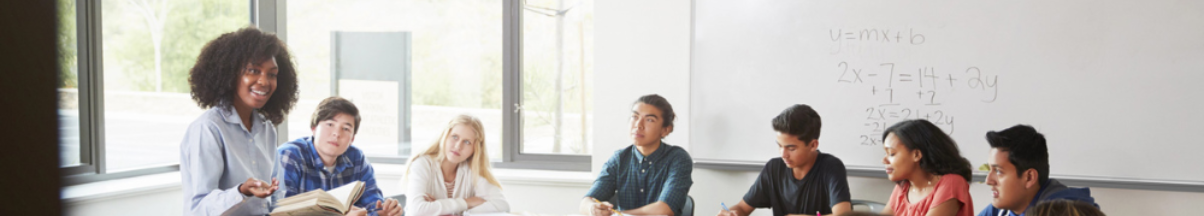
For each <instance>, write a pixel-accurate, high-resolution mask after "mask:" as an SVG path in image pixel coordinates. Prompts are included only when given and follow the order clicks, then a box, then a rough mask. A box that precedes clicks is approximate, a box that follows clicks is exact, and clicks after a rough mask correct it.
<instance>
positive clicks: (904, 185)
mask: <svg viewBox="0 0 1204 216" xmlns="http://www.w3.org/2000/svg"><path fill="white" fill-rule="evenodd" d="M882 147H883V148H884V149H885V150H886V157H883V158H882V163H883V164H886V175H887V176H888V177H889V178H890V180H891V181H893V182H895V183H896V184H895V190H894V191H893V192H891V194H890V202H888V203H887V204H886V209H885V210H884V211H883V212H882V213H883V214H886V215H896V216H972V215H974V212H973V211H974V210H973V207H974V203H972V202H971V200H970V184H969V183H968V182H970V161H969V160H966V158H964V157H962V156H961V154H960V151H958V149H957V143H955V142H953V138H950V137H949V136H948V135H946V134H945V133H944V132H943V131H941V129H940V128H938V127H937V126H936V125H933V124H932V122H928V121H926V120H921V119H916V120H907V121H903V122H899V123H897V124H895V125H893V126H891V127H890V128H887V129H886V131H885V132H883V145H882Z"/></svg>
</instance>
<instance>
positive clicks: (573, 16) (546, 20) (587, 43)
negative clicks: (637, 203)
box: [521, 0, 594, 155]
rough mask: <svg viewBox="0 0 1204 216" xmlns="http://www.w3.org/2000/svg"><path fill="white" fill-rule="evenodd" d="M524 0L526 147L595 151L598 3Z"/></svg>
mask: <svg viewBox="0 0 1204 216" xmlns="http://www.w3.org/2000/svg"><path fill="white" fill-rule="evenodd" d="M524 2H525V4H524V5H523V12H522V49H523V51H522V53H523V55H522V72H521V73H522V127H523V129H522V148H521V152H522V153H525V154H559V155H589V154H590V152H591V149H590V147H591V146H592V145H591V144H590V139H589V135H590V132H591V131H592V130H591V128H590V124H589V122H591V121H590V120H591V118H592V115H591V113H592V112H591V111H590V108H591V107H592V106H593V104H592V103H593V101H592V100H591V98H593V97H592V94H593V91H592V90H591V89H592V86H589V85H587V84H588V83H589V82H587V80H589V79H590V78H591V77H593V66H592V65H593V35H594V34H593V16H594V13H593V10H594V9H593V2H592V1H583V0H576V1H573V0H531V1H524Z"/></svg>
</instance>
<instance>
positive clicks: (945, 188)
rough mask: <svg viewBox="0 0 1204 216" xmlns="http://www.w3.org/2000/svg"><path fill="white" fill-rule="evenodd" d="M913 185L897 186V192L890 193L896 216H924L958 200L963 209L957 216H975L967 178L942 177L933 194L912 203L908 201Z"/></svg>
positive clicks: (958, 211) (959, 176) (949, 175)
mask: <svg viewBox="0 0 1204 216" xmlns="http://www.w3.org/2000/svg"><path fill="white" fill-rule="evenodd" d="M910 188H911V184H906V183H904V184H896V185H895V190H894V191H893V192H891V193H890V203H889V204H887V205H890V206H891V208H894V209H892V210H893V211H894V212H895V216H924V215H927V214H928V210H929V209H932V208H933V207H936V206H937V205H940V204H941V203H943V202H945V201H948V200H952V199H956V200H957V201H959V202H961V205H960V206H961V209H958V210H957V216H974V209H973V208H974V203H973V202H972V201H971V200H970V184H968V183H966V178H963V177H962V176H961V175H957V174H945V175H944V176H941V180H940V181H938V182H937V183H936V186H935V187H934V188H933V189H934V190H933V191H932V193H930V194H928V196H926V197H924V199H920V200H916V201H915V202H912V201H910V200H907V193H908V191H910V190H908V189H910Z"/></svg>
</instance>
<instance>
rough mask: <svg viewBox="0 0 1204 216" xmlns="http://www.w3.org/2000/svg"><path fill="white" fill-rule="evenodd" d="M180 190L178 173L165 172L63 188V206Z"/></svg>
mask: <svg viewBox="0 0 1204 216" xmlns="http://www.w3.org/2000/svg"><path fill="white" fill-rule="evenodd" d="M179 189H180V172H179V171H176V172H167V173H159V174H151V175H143V176H137V177H130V178H122V179H115V180H108V181H98V182H92V183H86V184H80V185H72V186H66V187H63V190H62V199H63V204H65V205H76V204H85V203H90V202H99V201H103V200H107V199H116V198H122V197H134V196H140V195H146V194H154V193H162V192H169V191H172V190H179Z"/></svg>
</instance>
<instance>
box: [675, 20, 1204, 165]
mask: <svg viewBox="0 0 1204 216" xmlns="http://www.w3.org/2000/svg"><path fill="white" fill-rule="evenodd" d="M693 16H694V20H693V21H694V26H693V36H692V37H693V38H692V48H691V55H692V56H691V75H690V89H691V90H690V94H691V98H690V105H691V108H690V109H691V110H690V111H691V114H690V117H691V122H692V125H691V127H692V130H693V131H692V133H691V137H690V142H692V144H691V145H692V146H693V147H692V148H691V154H692V155H693V157H694V158H696V159H718V160H736V161H761V162H763V161H766V160H767V159H769V158H772V157H779V156H780V153H779V152H778V149H777V146H776V144H775V142H774V136H775V133H774V132H773V130H772V128H771V126H770V120H771V119H772V118H773V117H774V116H776V115H777V114H778V113H779V112H781V111H782V110H783V109H785V108H786V107H787V106H789V105H791V104H797V103H802V104H809V105H812V106H813V107H814V108H815V109H816V110H817V111H818V112H819V114H820V116H822V120H823V128H822V132H821V137H820V150H821V151H823V152H826V153H831V154H833V155H835V156H837V157H839V158H841V159H842V160H843V161H844V163H845V164H846V165H848V166H851V167H852V166H864V167H881V166H882V163H881V161H882V156H883V150H882V145H881V138H882V135H881V131H882V130H883V129H885V128H886V127H889V126H890V125H891V124H894V123H896V122H898V121H900V120H903V119H909V118H926V119H929V120H930V121H933V122H935V123H937V124H938V125H939V126H940V127H941V128H942V129H944V130H945V132H947V133H950V134H951V135H952V136H953V138H954V139H955V140H956V141H957V142H958V144H959V146H960V148H961V152H962V154H963V155H964V156H966V157H967V158H968V159H970V161H971V162H972V164H974V166H975V167H977V166H978V165H980V164H983V163H986V157H987V156H988V151H989V149H990V147H989V146H988V145H987V143H986V140H985V139H984V136H985V134H986V132H987V131H991V130H1002V129H1005V128H1007V127H1010V126H1012V125H1015V124H1030V125H1033V126H1034V127H1036V128H1037V129H1038V130H1039V131H1040V132H1042V133H1044V134H1045V135H1046V139H1047V140H1048V143H1049V149H1050V155H1051V158H1050V160H1051V166H1052V169H1051V173H1052V174H1053V175H1062V176H1087V177H1100V178H1119V179H1146V180H1171V181H1204V168H1201V166H1202V165H1204V156H1201V155H1204V136H1200V134H1204V1H1178V0H1151V1H1087V0H1064V1H940V0H917V1H865V0H853V1H802V0H752V1H720V0H696V1H695V3H694V14H693Z"/></svg>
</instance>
